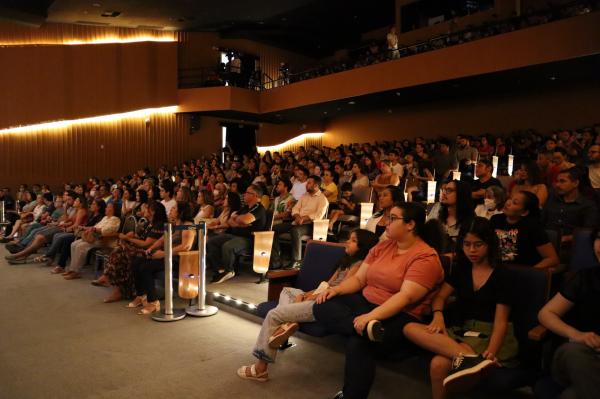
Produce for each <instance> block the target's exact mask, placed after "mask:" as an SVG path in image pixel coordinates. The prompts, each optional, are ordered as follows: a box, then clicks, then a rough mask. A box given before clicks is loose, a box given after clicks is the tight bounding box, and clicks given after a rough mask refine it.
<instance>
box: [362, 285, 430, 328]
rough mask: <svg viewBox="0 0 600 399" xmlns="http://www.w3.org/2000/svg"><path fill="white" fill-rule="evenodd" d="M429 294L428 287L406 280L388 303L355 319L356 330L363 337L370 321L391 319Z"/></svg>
mask: <svg viewBox="0 0 600 399" xmlns="http://www.w3.org/2000/svg"><path fill="white" fill-rule="evenodd" d="M428 292H429V289H428V288H427V287H425V286H422V285H421V284H418V283H415V282H413V281H410V280H404V282H403V283H402V287H400V291H399V292H397V293H396V294H394V295H392V296H391V297H390V298H389V299H388V300H387V301H385V302H384V303H382V304H381V305H379V306H377V307H376V308H375V309H373V310H372V311H370V312H369V313H366V314H363V315H360V316H358V317H356V318H355V319H354V329H355V330H356V332H357V333H358V334H359V335H362V333H363V331H364V330H365V327H366V326H367V323H368V322H369V321H371V320H385V319H389V318H390V317H392V316H395V315H396V314H398V313H399V312H400V311H401V310H402V309H404V308H406V307H407V306H408V305H411V304H413V303H416V302H418V301H420V300H421V299H423V298H424V297H425V295H427V293H428Z"/></svg>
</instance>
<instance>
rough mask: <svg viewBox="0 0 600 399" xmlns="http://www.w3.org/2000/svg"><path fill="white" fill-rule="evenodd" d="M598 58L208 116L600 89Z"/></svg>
mask: <svg viewBox="0 0 600 399" xmlns="http://www.w3.org/2000/svg"><path fill="white" fill-rule="evenodd" d="M598 71H600V55H595V56H589V57H583V58H578V59H572V60H568V61H561V62H554V63H548V64H543V65H535V66H531V67H526V68H519V69H515V70H510V71H504V72H497V73H490V74H484V75H479V76H473V77H468V78H462V79H455V80H448V81H444V82H437V83H432V84H427V85H420V86H416V87H408V88H402V89H398V90H390V91H387V92H380V93H374V94H369V95H365V96H360V97H354V98H345V99H341V100H336V101H331V102H327V103H321V104H315V105H309V106H305V107H300V108H294V109H288V110H285V111H280V112H273V113H268V114H262V115H249V114H243V113H239V112H231V111H223V112H210V113H206V114H205V115H207V116H208V115H210V116H217V117H221V118H229V119H236V120H245V121H253V122H270V123H311V122H317V121H323V122H326V121H327V120H329V119H332V118H339V117H342V116H346V115H351V114H357V113H362V112H380V113H381V114H382V115H385V114H388V113H393V112H399V111H401V110H402V108H403V107H413V106H419V105H424V104H428V103H438V104H445V105H443V106H451V102H453V101H455V102H457V103H458V102H467V101H471V102H472V101H473V100H477V101H486V100H488V99H493V98H498V97H508V98H510V97H512V96H515V95H526V94H527V93H532V92H536V93H544V92H552V91H554V90H556V89H557V88H569V87H574V86H586V87H591V86H594V87H600V73H599V72H598Z"/></svg>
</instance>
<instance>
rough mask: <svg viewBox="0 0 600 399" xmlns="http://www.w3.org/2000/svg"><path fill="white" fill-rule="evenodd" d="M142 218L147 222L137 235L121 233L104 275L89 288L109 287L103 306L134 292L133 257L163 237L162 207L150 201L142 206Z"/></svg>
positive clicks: (165, 218) (142, 254)
mask: <svg viewBox="0 0 600 399" xmlns="http://www.w3.org/2000/svg"><path fill="white" fill-rule="evenodd" d="M143 212H144V218H146V219H147V220H149V221H150V223H148V224H147V225H146V226H145V228H144V229H143V230H142V231H140V232H133V231H131V232H129V233H127V234H123V233H120V234H119V241H118V243H117V246H116V247H115V248H114V249H113V250H112V252H111V254H110V256H109V257H108V260H107V262H106V264H105V265H104V272H103V273H102V276H100V278H98V279H96V280H94V281H92V285H96V286H101V287H112V292H111V293H110V295H109V296H108V297H107V298H105V299H104V303H111V302H116V301H120V300H121V299H122V298H126V299H130V298H132V297H133V294H134V292H135V284H134V279H133V270H132V264H133V260H134V258H136V257H145V253H144V251H145V250H146V249H148V247H150V246H151V245H152V244H154V243H155V242H156V241H157V240H159V239H160V238H161V237H163V234H164V225H165V223H167V222H168V219H167V214H166V212H165V207H164V206H163V204H161V203H160V202H157V201H152V202H150V203H148V204H144V206H143Z"/></svg>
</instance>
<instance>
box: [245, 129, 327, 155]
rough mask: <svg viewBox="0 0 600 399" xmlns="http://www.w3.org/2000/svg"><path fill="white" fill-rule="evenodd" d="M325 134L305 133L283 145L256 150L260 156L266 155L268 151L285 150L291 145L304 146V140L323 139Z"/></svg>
mask: <svg viewBox="0 0 600 399" xmlns="http://www.w3.org/2000/svg"><path fill="white" fill-rule="evenodd" d="M324 134H325V133H303V134H301V135H299V136H296V137H294V138H291V139H289V140H288V141H285V142H283V143H281V144H276V145H271V146H265V147H258V146H257V147H256V148H257V150H258V152H259V153H260V154H264V153H265V152H267V151H270V152H274V151H279V150H281V149H282V148H285V147H287V146H291V145H304V140H308V139H313V140H315V139H320V138H321V137H323V135H324Z"/></svg>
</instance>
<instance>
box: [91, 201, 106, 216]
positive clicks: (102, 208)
mask: <svg viewBox="0 0 600 399" xmlns="http://www.w3.org/2000/svg"><path fill="white" fill-rule="evenodd" d="M94 203H95V204H96V206H97V207H98V214H99V215H103V216H104V214H105V213H106V202H104V200H103V199H102V198H97V199H95V200H94Z"/></svg>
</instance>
